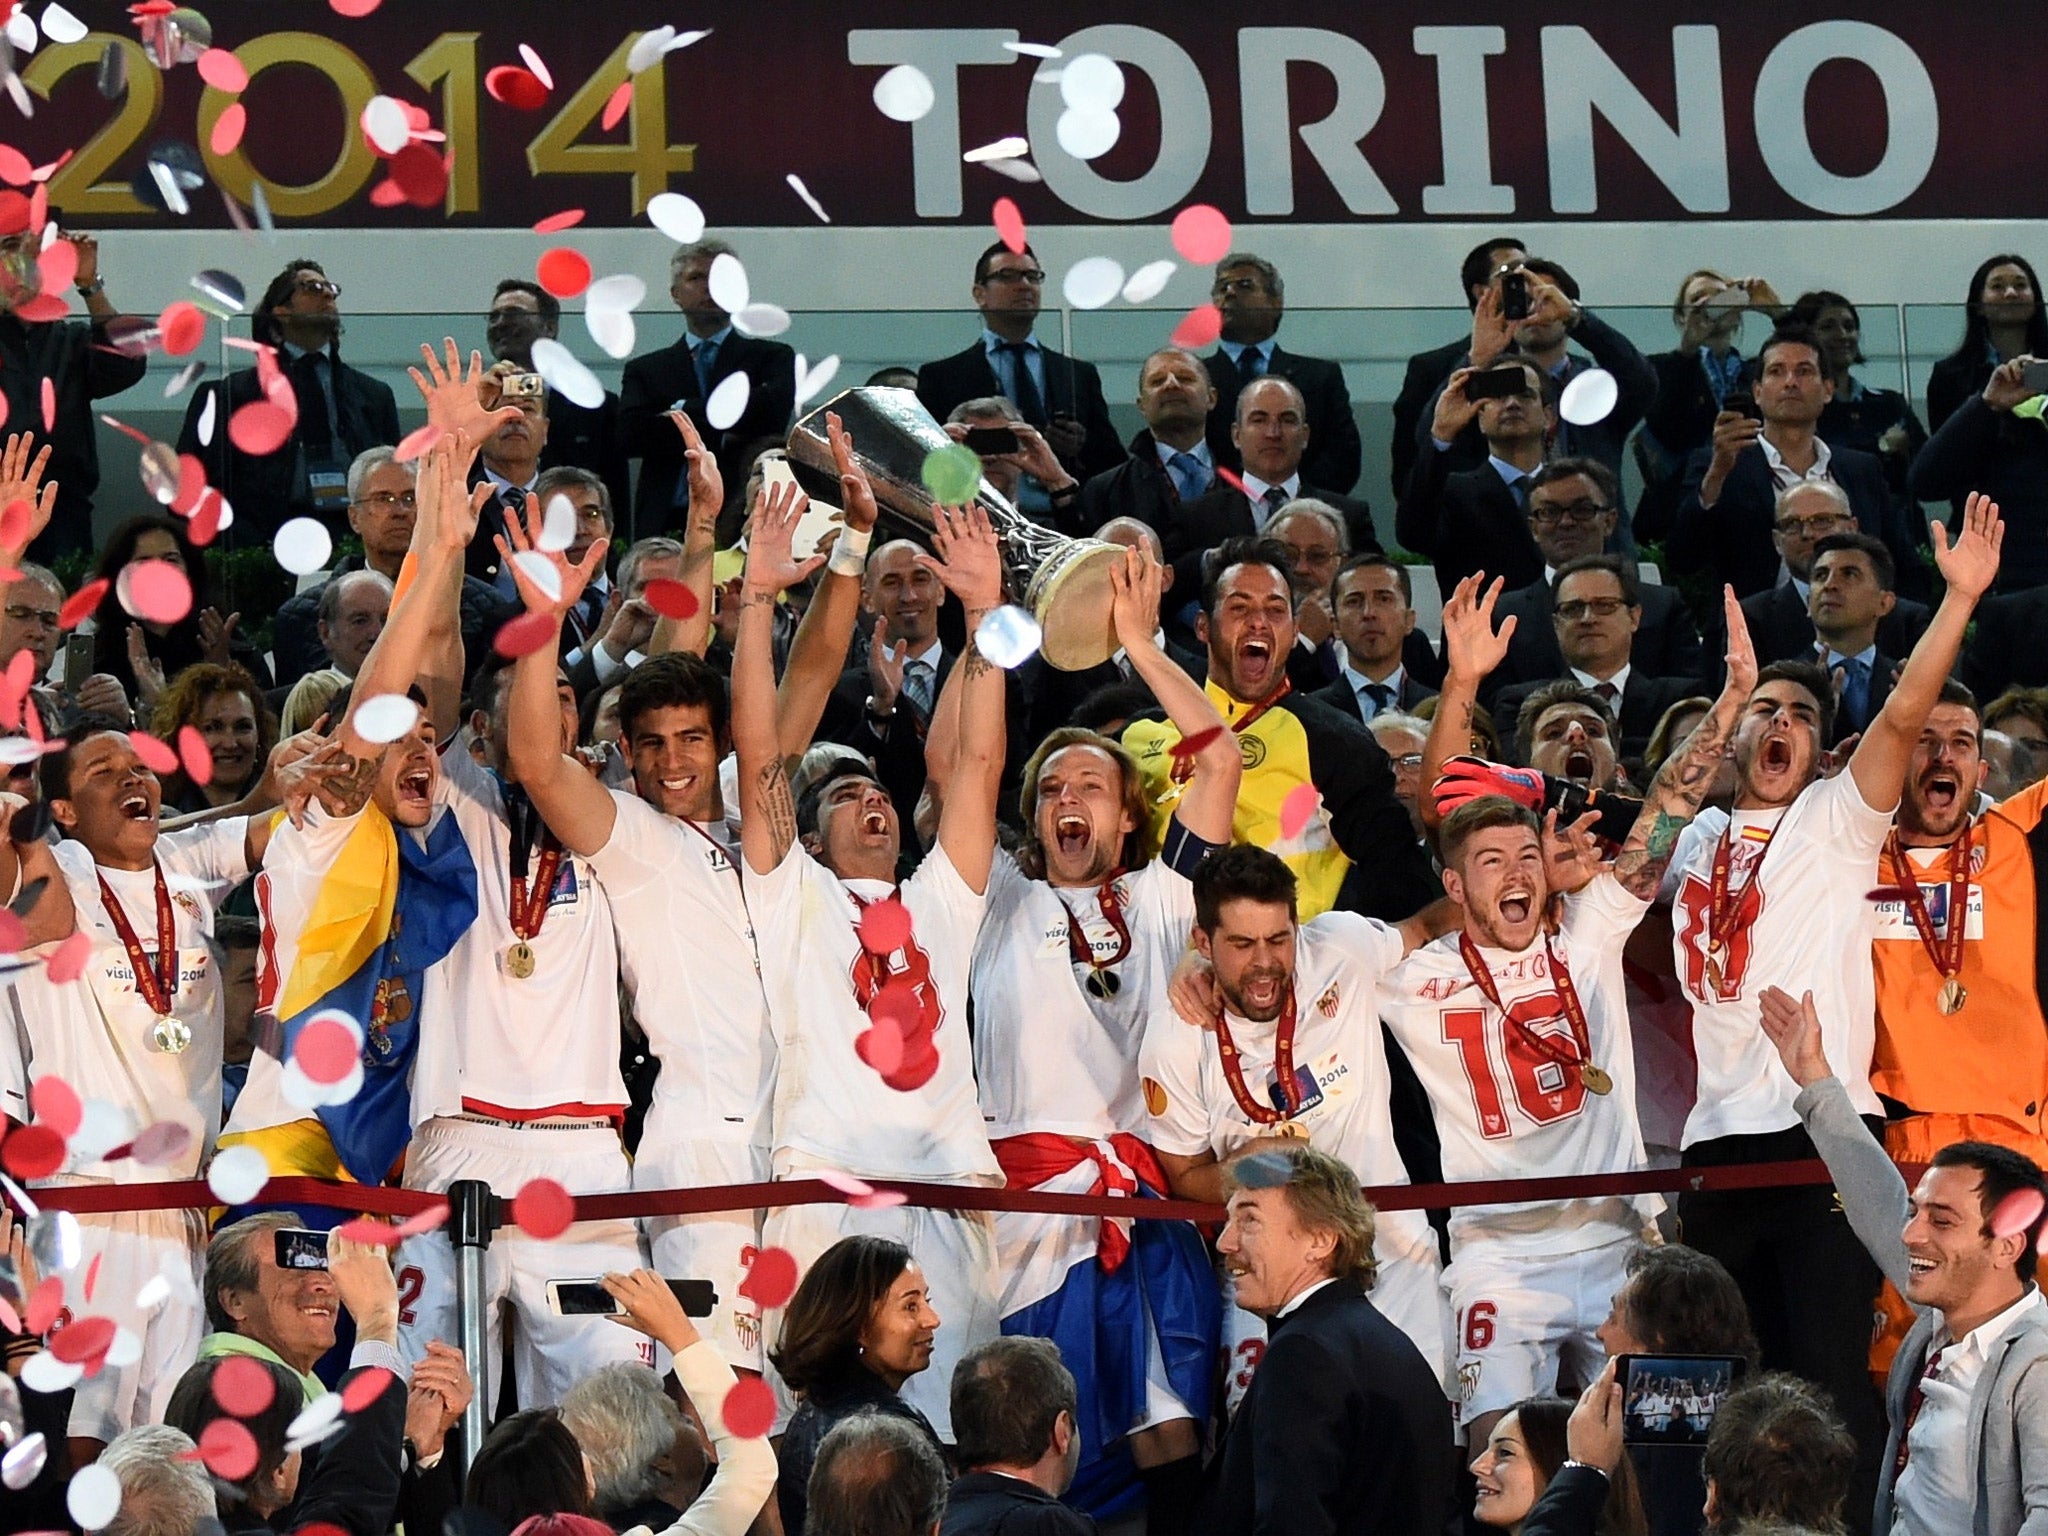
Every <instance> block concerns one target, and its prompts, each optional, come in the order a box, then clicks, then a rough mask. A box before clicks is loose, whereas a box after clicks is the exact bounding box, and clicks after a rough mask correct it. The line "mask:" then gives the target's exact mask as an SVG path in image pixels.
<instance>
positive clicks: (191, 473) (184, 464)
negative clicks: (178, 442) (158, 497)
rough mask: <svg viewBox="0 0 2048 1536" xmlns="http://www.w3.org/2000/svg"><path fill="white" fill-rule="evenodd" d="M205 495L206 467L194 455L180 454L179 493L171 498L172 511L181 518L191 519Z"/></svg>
mask: <svg viewBox="0 0 2048 1536" xmlns="http://www.w3.org/2000/svg"><path fill="white" fill-rule="evenodd" d="M205 494H206V466H205V465H204V464H202V463H200V462H199V459H198V457H197V456H196V455H194V454H190V453H181V454H179V455H178V493H177V494H176V495H175V496H173V497H172V498H171V510H172V511H173V512H175V513H177V514H178V516H180V517H190V516H191V515H192V513H193V511H194V509H196V508H197V507H198V505H199V498H200V497H202V496H204V495H205Z"/></svg>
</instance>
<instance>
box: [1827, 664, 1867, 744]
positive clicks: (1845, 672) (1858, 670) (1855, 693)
mask: <svg viewBox="0 0 2048 1536" xmlns="http://www.w3.org/2000/svg"><path fill="white" fill-rule="evenodd" d="M1831 670H1833V671H1835V672H1838V673H1840V674H1841V677H1842V711H1843V713H1845V714H1846V715H1848V717H1849V722H1850V724H1852V725H1854V726H1855V727H1856V729H1857V730H1859V731H1860V730H1862V729H1863V726H1864V724H1865V721H1866V717H1867V716H1868V714H1869V712H1870V663H1869V662H1867V661H1865V660H1864V659H1863V658H1862V657H1861V656H1844V657H1840V658H1838V659H1837V660H1836V661H1835V663H1834V665H1833V667H1832V669H1831Z"/></svg>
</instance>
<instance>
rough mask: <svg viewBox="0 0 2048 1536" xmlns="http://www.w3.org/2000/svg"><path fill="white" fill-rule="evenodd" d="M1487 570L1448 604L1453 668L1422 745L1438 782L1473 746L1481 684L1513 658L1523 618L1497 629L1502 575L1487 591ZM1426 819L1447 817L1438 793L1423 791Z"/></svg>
mask: <svg viewBox="0 0 2048 1536" xmlns="http://www.w3.org/2000/svg"><path fill="white" fill-rule="evenodd" d="M1485 580H1486V573H1485V572H1484V571H1481V572H1479V573H1478V574H1477V575H1474V576H1467V577H1466V578H1465V579H1464V580H1462V581H1460V582H1459V583H1458V585H1457V587H1456V588H1455V589H1454V590H1453V591H1452V593H1451V600H1450V601H1449V602H1447V603H1445V604H1444V653H1445V658H1446V660H1447V662H1448V666H1449V670H1447V671H1446V672H1445V674H1444V686H1443V690H1442V692H1441V693H1440V694H1439V695H1438V697H1437V701H1436V717H1435V718H1434V719H1433V720H1431V721H1430V723H1429V740H1428V741H1426V742H1425V743H1423V747H1422V782H1423V783H1424V784H1434V783H1436V781H1437V780H1438V779H1439V778H1441V777H1442V776H1443V771H1444V765H1445V764H1446V763H1448V762H1449V761H1450V760H1451V759H1452V758H1454V757H1460V756H1463V755H1466V754H1468V753H1470V752H1471V750H1472V711H1473V710H1474V709H1475V708H1477V707H1478V704H1479V685H1480V683H1481V682H1482V681H1484V680H1485V678H1486V674H1487V673H1489V672H1491V671H1492V670H1493V669H1494V668H1495V667H1497V666H1499V665H1500V664H1501V662H1503V661H1504V660H1506V659H1507V654H1508V642H1509V641H1510V640H1512V639H1513V638H1514V635H1515V625H1516V624H1517V623H1518V622H1520V621H1519V620H1518V619H1517V618H1516V617H1515V616H1514V615H1513V614H1510V615H1508V618H1507V620H1506V622H1505V623H1503V624H1502V625H1501V627H1500V629H1499V631H1498V632H1497V633H1496V632H1495V630H1494V627H1493V607H1494V604H1495V603H1497V602H1499V601H1500V592H1501V587H1502V586H1503V585H1504V583H1503V582H1502V581H1501V579H1500V578H1498V577H1496V578H1495V579H1494V582H1493V585H1492V586H1490V587H1487V588H1486V589H1485V590H1484V592H1483V593H1482V592H1481V590H1480V587H1481V583H1483V582H1484V581H1485ZM1418 803H1419V804H1420V806H1421V808H1422V824H1423V825H1424V826H1425V827H1431V828H1434V827H1435V826H1436V824H1437V823H1438V822H1439V821H1440V820H1441V819H1442V817H1441V816H1440V815H1439V814H1438V812H1437V808H1436V796H1435V795H1423V796H1421V797H1420V798H1419V801H1418Z"/></svg>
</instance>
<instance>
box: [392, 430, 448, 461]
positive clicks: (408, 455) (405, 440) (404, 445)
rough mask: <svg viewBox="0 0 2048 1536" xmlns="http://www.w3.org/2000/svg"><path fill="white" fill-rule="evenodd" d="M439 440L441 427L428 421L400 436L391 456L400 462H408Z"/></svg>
mask: <svg viewBox="0 0 2048 1536" xmlns="http://www.w3.org/2000/svg"><path fill="white" fill-rule="evenodd" d="M439 441H441V429H440V428H439V427H437V426H435V425H434V423H432V422H431V421H430V422H428V423H427V424H426V425H425V426H424V427H420V428H418V429H417V430H415V431H412V432H408V433H406V434H405V436H404V437H402V438H400V439H399V440H398V446H397V447H396V448H395V449H393V450H392V457H393V458H395V459H396V460H397V461H398V462H399V463H401V464H410V463H411V462H412V461H413V460H414V459H416V458H418V457H419V456H420V455H421V454H423V453H425V452H426V451H427V450H428V449H429V448H431V447H433V446H434V444H436V443H438V442H439Z"/></svg>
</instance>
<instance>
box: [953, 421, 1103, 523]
mask: <svg viewBox="0 0 2048 1536" xmlns="http://www.w3.org/2000/svg"><path fill="white" fill-rule="evenodd" d="M977 427H979V428H982V429H984V430H986V429H988V428H991V427H993V428H997V429H1000V430H1004V431H1007V432H1009V433H1010V434H1011V436H1012V437H1013V438H1014V439H1015V440H1016V444H1017V446H1016V447H1015V448H1013V449H1011V450H1009V451H1008V452H1006V453H984V454H983V455H981V473H982V478H983V479H985V480H987V481H988V483H989V484H990V485H992V486H994V487H995V488H996V490H997V491H999V492H1000V493H1001V494H1002V496H1003V499H1004V500H1006V501H1008V502H1009V503H1010V505H1012V506H1014V507H1018V508H1020V509H1021V508H1022V507H1023V505H1024V487H1025V486H1026V485H1027V484H1030V485H1036V486H1037V487H1038V489H1039V490H1040V491H1041V492H1043V493H1044V499H1045V502H1046V510H1045V511H1044V512H1043V513H1041V514H1038V515H1037V520H1038V521H1040V522H1043V523H1046V524H1048V525H1049V526H1051V527H1054V528H1058V529H1060V530H1061V531H1062V532H1064V533H1070V534H1075V535H1079V534H1081V533H1084V532H1086V531H1087V530H1086V529H1085V528H1083V527H1082V524H1081V517H1080V512H1079V510H1078V509H1079V506H1080V497H1081V482H1080V481H1078V480H1076V479H1075V478H1074V477H1073V476H1072V475H1070V474H1068V473H1067V471H1066V466H1064V465H1063V464H1061V463H1060V461H1059V459H1058V458H1057V457H1056V456H1055V455H1054V453H1053V451H1052V445H1051V444H1050V443H1048V442H1047V441H1046V440H1045V437H1044V434H1042V433H1041V432H1040V431H1039V430H1038V428H1036V427H1034V426H1032V425H1031V423H1030V422H1028V421H1026V420H1025V419H1024V417H1023V415H1022V413H1020V412H1019V411H1018V409H1017V407H1016V406H1014V405H1012V404H1011V403H1010V402H1009V401H1008V400H1006V399H1004V398H1003V397H1002V396H1001V395H987V396H984V397H983V398H981V399H978V400H963V401H961V402H960V403H959V404H958V405H956V406H954V407H953V409H952V410H950V411H948V412H947V413H946V420H945V428H946V435H947V436H948V437H950V438H952V439H953V440H954V441H955V442H964V441H965V440H966V437H967V434H968V433H969V432H970V431H972V430H974V429H975V428H977ZM1030 499H1032V500H1034V501H1035V500H1036V499H1037V498H1036V497H1035V496H1034V497H1032V498H1030Z"/></svg>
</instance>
